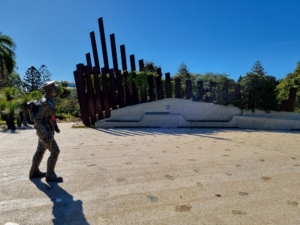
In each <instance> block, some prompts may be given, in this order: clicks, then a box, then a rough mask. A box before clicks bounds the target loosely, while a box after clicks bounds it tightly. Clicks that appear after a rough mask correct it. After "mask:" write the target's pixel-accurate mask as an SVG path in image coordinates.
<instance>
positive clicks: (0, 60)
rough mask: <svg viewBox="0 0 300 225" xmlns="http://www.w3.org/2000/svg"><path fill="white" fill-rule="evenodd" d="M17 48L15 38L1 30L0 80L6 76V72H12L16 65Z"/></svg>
mask: <svg viewBox="0 0 300 225" xmlns="http://www.w3.org/2000/svg"><path fill="white" fill-rule="evenodd" d="M15 49H16V44H15V42H14V41H13V39H12V38H10V37H9V36H7V35H3V34H2V32H1V31H0V82H1V81H2V80H3V78H4V77H5V74H6V73H8V74H10V73H12V72H13V70H14V68H15V66H16V61H15V52H14V51H15Z"/></svg>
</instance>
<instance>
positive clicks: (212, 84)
mask: <svg viewBox="0 0 300 225" xmlns="http://www.w3.org/2000/svg"><path fill="white" fill-rule="evenodd" d="M215 87H216V83H215V82H212V81H211V82H210V86H209V92H210V98H209V102H214V101H215V99H216V95H215V90H214V88H215Z"/></svg>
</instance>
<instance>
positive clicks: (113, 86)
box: [109, 69, 117, 109]
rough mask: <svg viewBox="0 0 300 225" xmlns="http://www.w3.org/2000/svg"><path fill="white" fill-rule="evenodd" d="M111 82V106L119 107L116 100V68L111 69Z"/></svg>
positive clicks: (113, 107)
mask: <svg viewBox="0 0 300 225" xmlns="http://www.w3.org/2000/svg"><path fill="white" fill-rule="evenodd" d="M109 83H110V88H109V90H110V100H111V108H112V109H116V108H117V102H116V90H115V75H114V69H110V70H109Z"/></svg>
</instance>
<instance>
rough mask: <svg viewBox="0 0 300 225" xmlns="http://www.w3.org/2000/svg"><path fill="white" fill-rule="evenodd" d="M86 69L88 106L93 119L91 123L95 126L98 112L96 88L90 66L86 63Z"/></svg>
mask: <svg viewBox="0 0 300 225" xmlns="http://www.w3.org/2000/svg"><path fill="white" fill-rule="evenodd" d="M84 70H85V79H86V86H87V107H88V112H89V119H90V121H91V125H93V126H94V125H95V122H96V113H95V106H94V88H93V85H92V79H91V70H90V66H88V65H86V66H85V67H84Z"/></svg>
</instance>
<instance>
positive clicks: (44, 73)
mask: <svg viewBox="0 0 300 225" xmlns="http://www.w3.org/2000/svg"><path fill="white" fill-rule="evenodd" d="M39 72H40V74H41V82H42V84H44V83H45V82H47V81H50V80H51V75H52V74H51V73H50V71H49V70H48V68H47V66H45V65H41V67H40V68H39Z"/></svg>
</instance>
